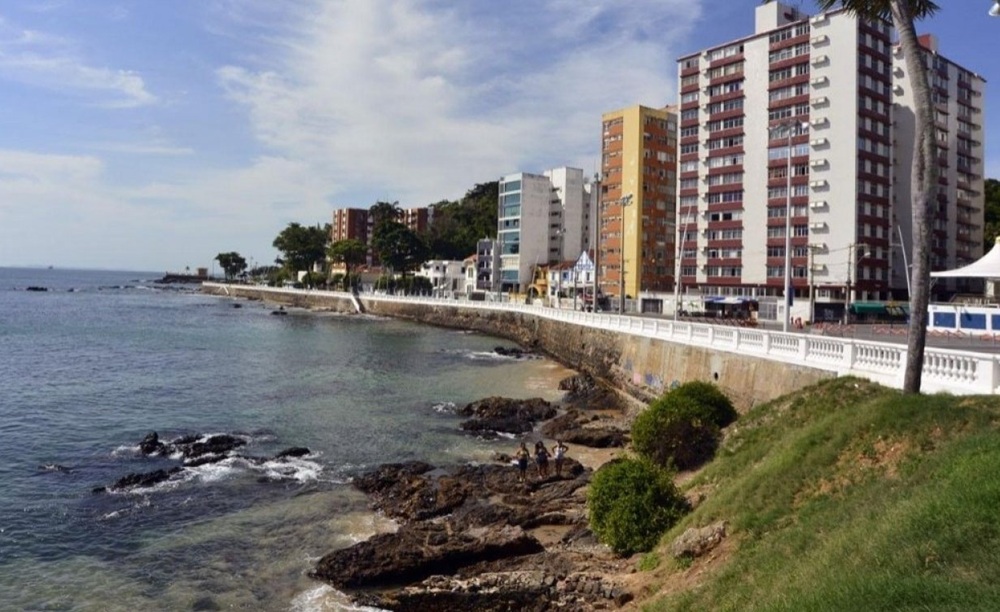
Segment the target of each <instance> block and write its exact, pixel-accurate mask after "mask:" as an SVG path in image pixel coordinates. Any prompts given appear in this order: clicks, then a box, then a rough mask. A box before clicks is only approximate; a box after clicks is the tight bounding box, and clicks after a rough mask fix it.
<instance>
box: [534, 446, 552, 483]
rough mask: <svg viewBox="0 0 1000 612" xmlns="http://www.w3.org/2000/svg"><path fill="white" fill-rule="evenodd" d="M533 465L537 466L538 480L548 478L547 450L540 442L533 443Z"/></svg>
mask: <svg viewBox="0 0 1000 612" xmlns="http://www.w3.org/2000/svg"><path fill="white" fill-rule="evenodd" d="M535 463H537V464H538V478H540V479H541V478H548V476H549V449H547V448H545V443H543V442H542V441H541V440H539V441H538V442H535Z"/></svg>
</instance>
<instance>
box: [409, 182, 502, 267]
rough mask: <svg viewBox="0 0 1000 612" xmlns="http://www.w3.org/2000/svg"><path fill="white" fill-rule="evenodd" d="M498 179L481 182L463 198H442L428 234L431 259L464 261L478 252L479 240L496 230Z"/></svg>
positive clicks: (490, 236) (426, 239) (494, 232)
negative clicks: (455, 199) (454, 199)
mask: <svg viewBox="0 0 1000 612" xmlns="http://www.w3.org/2000/svg"><path fill="white" fill-rule="evenodd" d="M498 189H499V184H498V183H497V181H492V182H489V183H479V184H477V185H476V186H475V187H473V188H472V189H470V190H469V191H467V192H466V194H465V196H464V197H463V198H462V199H461V200H457V201H449V200H442V201H440V202H438V203H436V204H432V206H433V207H434V220H433V222H432V223H431V224H430V227H429V228H428V230H427V233H426V235H425V237H424V238H425V241H426V243H427V248H428V251H429V257H430V258H431V259H451V260H462V259H465V258H466V257H468V256H469V255H471V254H472V253H475V251H476V242H477V241H479V240H481V239H483V238H494V237H495V236H496V233H497V195H498Z"/></svg>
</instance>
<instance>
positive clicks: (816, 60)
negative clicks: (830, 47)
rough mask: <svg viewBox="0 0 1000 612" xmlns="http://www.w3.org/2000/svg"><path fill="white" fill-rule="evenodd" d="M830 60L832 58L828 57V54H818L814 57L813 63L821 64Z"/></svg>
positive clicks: (815, 64)
mask: <svg viewBox="0 0 1000 612" xmlns="http://www.w3.org/2000/svg"><path fill="white" fill-rule="evenodd" d="M828 61H830V58H829V57H827V56H826V55H817V56H816V57H814V58H813V59H812V65H813V66H819V65H820V64H825V63H827V62H828Z"/></svg>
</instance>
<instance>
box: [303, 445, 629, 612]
mask: <svg viewBox="0 0 1000 612" xmlns="http://www.w3.org/2000/svg"><path fill="white" fill-rule="evenodd" d="M590 476H591V471H590V470H588V469H586V468H584V467H583V466H582V465H580V464H579V463H578V462H576V461H574V460H572V459H567V461H566V465H565V466H564V470H563V476H562V477H555V476H551V477H549V478H546V479H543V480H538V479H533V480H529V482H527V483H519V482H518V481H517V470H516V469H515V468H514V467H512V466H511V465H509V464H499V463H498V464H491V465H456V466H449V467H444V468H434V467H433V466H430V465H428V464H426V463H422V462H412V463H400V464H392V465H383V466H381V467H379V468H378V469H377V470H374V471H373V472H370V473H368V474H365V475H363V476H360V477H358V478H357V479H355V480H354V484H355V486H356V487H358V488H359V489H361V490H362V491H364V492H366V493H367V494H368V495H369V496H371V499H372V505H373V507H374V508H375V509H376V510H378V511H380V512H382V513H384V514H385V515H387V516H390V517H393V518H395V519H397V521H399V523H400V525H399V528H398V530H397V531H396V532H395V533H387V534H380V535H377V536H375V537H373V538H371V539H369V540H368V541H366V542H361V543H359V544H355V545H354V546H351V547H348V548H345V549H342V550H338V551H334V552H332V553H330V554H328V555H326V556H324V557H323V558H322V559H321V560H320V561H319V562H318V563H317V565H316V568H315V570H314V571H313V576H314V577H316V578H319V579H322V580H325V581H327V582H329V583H331V584H333V585H335V586H337V587H338V588H341V589H346V590H348V592H350V593H352V594H353V596H354V598H355V600H356V601H357V602H358V603H361V604H364V605H371V606H375V607H378V608H382V609H390V610H431V611H433V610H449V611H452V610H549V609H559V610H592V609H598V608H608V607H616V606H618V605H621V604H622V603H624V602H626V601H628V600H629V599H631V594H629V593H628V592H627V591H626V590H625V588H624V587H623V585H621V584H619V583H618V582H616V581H615V580H614V579H612V578H607V577H606V574H607V572H608V570H611V569H613V570H614V571H613V572H612V573H615V574H616V573H620V572H621V571H623V570H622V568H621V563H622V561H621V560H619V559H616V558H615V557H613V555H612V554H611V553H610V551H609V550H607V549H604V548H603V547H600V546H595V542H594V541H593V539H592V537H588V534H589V533H590V532H589V529H588V526H587V513H586V500H585V497H584V496H583V495H582V494H581V493H582V490H583V487H585V486H586V484H587V483H588V482H589V480H590ZM543 528H544V529H549V530H551V529H559V530H561V532H563V533H565V536H564V537H562V538H560V539H558V540H557V541H555V542H552V541H550V542H549V543H548V544H544V543H543V542H542V541H541V540H540V539H539V538H538V537H536V535H535V533H536V531H537V530H539V529H543ZM581 546H583V548H584V549H585V550H586V551H587V552H581V548H580V547H581ZM594 549H596V550H598V551H601V552H599V553H597V554H596V555H595V554H594Z"/></svg>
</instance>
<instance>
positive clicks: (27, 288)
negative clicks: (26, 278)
mask: <svg viewBox="0 0 1000 612" xmlns="http://www.w3.org/2000/svg"><path fill="white" fill-rule="evenodd" d="M48 290H49V288H48V287H35V286H31V287H26V288H25V291H48Z"/></svg>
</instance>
